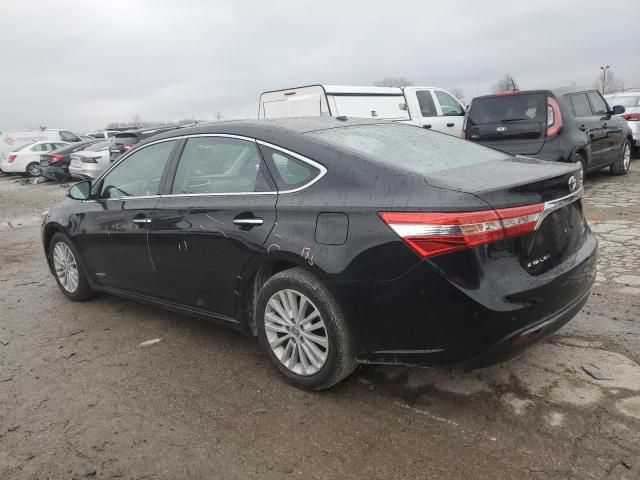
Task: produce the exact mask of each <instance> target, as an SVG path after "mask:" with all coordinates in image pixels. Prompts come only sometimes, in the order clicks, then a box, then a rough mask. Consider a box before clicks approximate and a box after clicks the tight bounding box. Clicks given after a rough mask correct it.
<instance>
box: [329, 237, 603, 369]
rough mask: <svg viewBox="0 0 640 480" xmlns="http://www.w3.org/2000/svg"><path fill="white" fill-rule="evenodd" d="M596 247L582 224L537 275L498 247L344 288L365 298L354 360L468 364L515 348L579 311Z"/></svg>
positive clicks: (476, 364) (586, 292) (502, 357)
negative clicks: (571, 245) (577, 242)
mask: <svg viewBox="0 0 640 480" xmlns="http://www.w3.org/2000/svg"><path fill="white" fill-rule="evenodd" d="M596 252H597V240H596V238H595V236H594V235H593V233H591V232H590V231H589V230H588V229H587V231H586V232H585V238H584V243H583V244H582V246H581V247H580V248H579V249H578V251H576V252H574V254H572V255H571V256H570V257H569V258H567V259H566V260H565V261H564V262H563V263H562V264H561V265H559V266H558V267H556V268H554V269H553V270H550V271H548V272H546V273H544V274H541V275H539V276H532V275H529V274H527V273H526V272H524V271H523V270H521V269H520V270H519V271H518V269H517V268H512V267H511V266H510V265H512V263H511V260H510V259H509V258H508V257H503V258H501V259H500V258H499V255H500V254H501V253H500V252H498V251H495V252H493V253H492V257H491V256H490V257H487V256H486V255H484V253H483V254H478V252H476V253H474V252H473V251H467V252H458V253H456V254H452V256H453V255H458V254H460V255H458V258H453V257H452V256H451V257H450V258H449V259H448V263H449V266H450V267H454V268H450V269H448V268H447V267H446V266H445V265H444V263H441V264H437V263H436V262H420V263H419V264H418V265H417V266H416V267H415V268H414V269H412V270H411V271H410V272H408V273H406V274H405V275H403V276H401V277H399V278H397V279H394V280H392V281H389V282H385V283H384V284H379V285H374V286H373V288H367V291H366V292H365V291H361V292H360V293H359V294H357V295H354V294H353V293H351V294H350V295H349V296H350V297H351V300H352V304H353V301H354V300H355V301H356V302H357V303H358V304H359V305H363V304H365V305H366V307H359V309H358V310H359V311H358V312H357V315H356V322H355V323H356V325H355V326H354V330H355V331H356V332H357V338H358V339H359V340H361V343H360V344H359V345H358V347H359V349H358V351H359V353H358V360H359V361H361V362H364V363H392V364H405V365H416V366H457V367H462V368H467V369H470V368H479V367H483V366H487V365H490V364H493V363H498V362H500V361H503V360H506V359H508V358H510V357H513V356H515V355H518V354H519V353H520V352H522V350H523V349H525V348H526V347H528V346H530V345H532V344H534V343H535V342H537V341H540V340H541V339H543V338H545V337H546V336H547V335H549V334H551V333H553V332H554V331H556V330H557V329H559V328H560V327H562V326H563V325H564V324H565V323H567V322H568V321H570V320H571V318H573V317H574V316H575V315H576V314H577V313H578V312H579V311H580V309H581V308H582V306H583V305H584V304H585V303H586V301H587V300H588V297H589V293H590V291H591V287H592V285H593V281H594V280H595V267H596ZM443 257H445V256H443ZM477 258H496V260H494V261H490V262H488V263H487V262H486V261H480V262H477V261H476V259H477ZM448 272H451V273H448ZM453 272H457V274H455V275H454V274H453ZM341 287H342V288H343V289H344V286H341Z"/></svg>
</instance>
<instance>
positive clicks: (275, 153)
mask: <svg viewBox="0 0 640 480" xmlns="http://www.w3.org/2000/svg"><path fill="white" fill-rule="evenodd" d="M260 151H261V152H262V155H263V156H264V158H265V160H266V161H267V164H268V165H269V169H270V170H271V173H272V174H273V178H274V180H275V181H276V186H277V187H278V190H279V191H286V190H294V189H296V188H300V187H302V186H304V185H306V184H307V183H309V182H311V181H312V180H313V179H314V178H315V177H317V176H318V175H320V170H318V169H317V168H315V167H314V166H312V165H309V164H308V163H306V162H303V161H302V160H298V159H297V158H294V157H292V156H291V155H287V154H286V153H283V152H281V151H279V150H274V149H273V148H269V147H266V146H264V145H260Z"/></svg>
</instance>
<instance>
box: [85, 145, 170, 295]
mask: <svg viewBox="0 0 640 480" xmlns="http://www.w3.org/2000/svg"><path fill="white" fill-rule="evenodd" d="M175 145H176V141H175V140H171V141H164V142H161V143H157V144H152V145H149V146H147V147H144V148H141V149H139V150H137V151H135V152H134V153H132V154H131V155H130V156H129V157H127V158H126V159H124V160H123V161H122V162H121V163H120V164H118V165H117V166H116V167H115V168H114V169H113V170H111V171H110V172H108V173H107V174H106V175H105V176H104V177H103V178H102V179H101V180H99V181H98V183H97V184H96V185H94V187H93V188H92V199H91V200H89V201H85V204H84V208H83V212H82V215H80V217H79V218H80V220H79V221H80V225H79V230H80V231H82V232H83V233H82V234H81V235H79V236H78V248H79V249H80V251H81V253H82V257H83V259H84V260H85V262H86V263H87V270H88V272H87V273H88V274H89V275H91V276H92V277H93V278H94V280H95V281H96V282H97V283H98V284H100V285H103V286H107V287H112V288H117V289H120V290H128V291H132V292H136V293H142V294H147V295H156V294H158V291H159V286H160V282H159V275H158V272H157V266H156V265H155V264H154V263H153V259H152V257H151V255H150V250H149V231H150V228H151V227H152V224H153V217H154V208H155V206H156V204H157V202H158V198H159V197H158V193H159V191H160V183H161V182H160V181H161V179H162V177H163V172H164V170H165V168H166V167H167V166H168V161H169V158H170V157H171V155H172V152H173V149H174V148H175Z"/></svg>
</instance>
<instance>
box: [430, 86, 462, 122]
mask: <svg viewBox="0 0 640 480" xmlns="http://www.w3.org/2000/svg"><path fill="white" fill-rule="evenodd" d="M434 93H435V94H436V98H437V99H438V103H439V104H440V109H441V110H442V115H444V116H446V117H448V116H459V115H464V111H463V110H462V107H461V106H460V104H459V103H458V102H457V101H456V99H455V98H453V97H452V96H451V95H449V94H448V93H447V92H441V91H439V90H435V91H434Z"/></svg>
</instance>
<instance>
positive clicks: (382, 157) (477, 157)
mask: <svg viewBox="0 0 640 480" xmlns="http://www.w3.org/2000/svg"><path fill="white" fill-rule="evenodd" d="M310 135H313V136H316V137H318V138H321V139H323V140H325V141H327V142H329V143H332V144H334V145H337V146H340V147H346V148H349V149H351V150H355V151H356V152H358V153H364V154H365V155H366V156H368V157H371V158H373V159H375V160H378V161H380V162H382V163H386V164H390V165H394V166H401V167H405V168H408V169H410V170H413V171H416V172H419V173H429V172H437V171H441V170H448V169H450V168H456V167H462V166H465V165H472V164H476V163H481V162H488V161H491V160H504V159H506V158H510V157H509V155H507V154H505V153H502V152H499V151H497V150H493V149H490V148H487V147H483V146H481V145H478V144H476V143H472V142H467V141H464V140H461V139H460V138H458V137H453V136H451V135H446V134H443V133H438V132H429V131H427V130H425V129H422V128H419V127H414V126H411V125H401V124H393V123H388V124H374V125H358V126H353V127H342V128H332V129H328V130H318V131H315V132H310Z"/></svg>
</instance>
